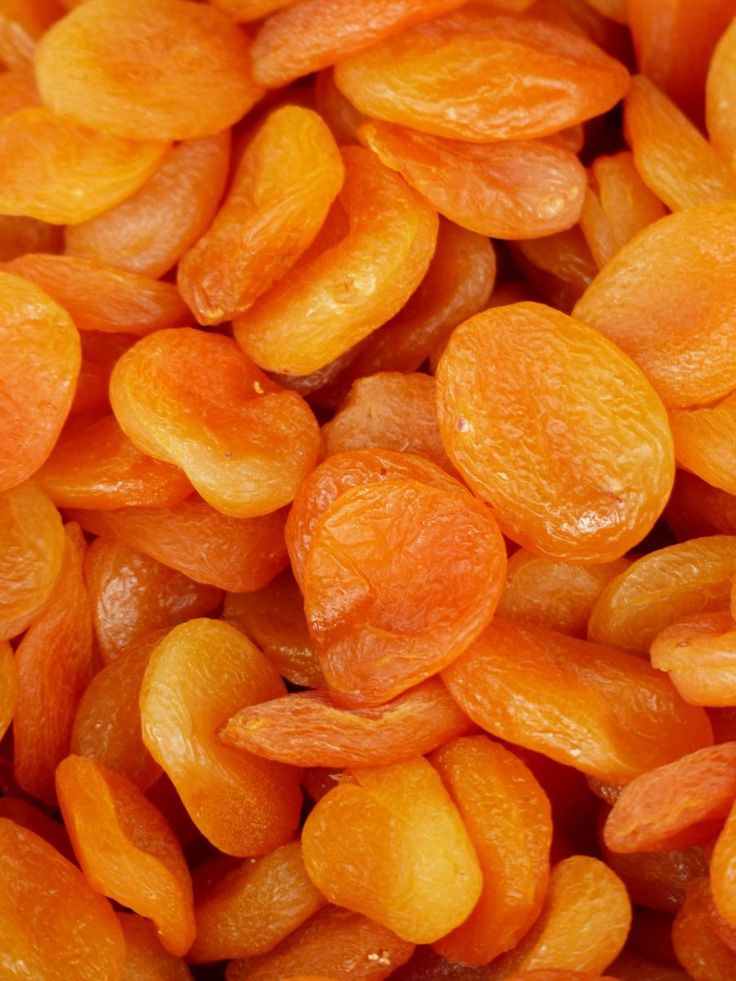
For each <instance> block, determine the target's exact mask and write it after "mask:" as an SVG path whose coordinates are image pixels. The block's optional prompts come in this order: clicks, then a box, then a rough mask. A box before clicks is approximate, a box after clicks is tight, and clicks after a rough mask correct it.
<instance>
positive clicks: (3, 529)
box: [0, 483, 66, 641]
mask: <svg viewBox="0 0 736 981" xmlns="http://www.w3.org/2000/svg"><path fill="white" fill-rule="evenodd" d="M0 546H1V547H0V583H2V590H1V591H0V641H3V640H10V638H12V637H16V636H18V634H21V633H23V631H24V630H26V629H27V627H28V626H29V624H31V623H32V622H33V620H34V619H35V618H36V616H37V615H38V613H39V611H40V610H41V609H42V608H43V606H44V604H45V603H46V602H47V601H48V599H49V596H50V595H51V592H52V590H53V589H54V585H55V583H56V579H57V577H58V575H59V572H60V570H61V567H62V562H63V556H64V552H65V549H66V539H65V537H64V529H63V526H62V524H61V518H60V516H59V512H58V511H57V510H56V508H55V507H54V505H53V504H52V503H51V501H50V500H49V499H48V497H46V495H45V494H44V493H43V492H42V491H40V490H39V489H38V488H37V487H36V485H35V484H32V483H27V484H21V485H20V486H19V487H14V488H13V489H12V490H6V491H3V492H2V493H0Z"/></svg>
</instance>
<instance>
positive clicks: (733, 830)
mask: <svg viewBox="0 0 736 981" xmlns="http://www.w3.org/2000/svg"><path fill="white" fill-rule="evenodd" d="M732 802H733V798H732V801H731V803H732ZM735 856H736V807H733V806H732V807H731V808H730V810H729V813H728V817H727V818H726V823H725V826H724V828H723V830H722V831H721V833H720V835H719V836H718V840H717V841H716V845H715V848H714V849H713V855H712V857H711V863H710V887H711V891H712V893H713V901H714V903H715V905H716V909H717V910H718V912H719V913H720V914H721V916H722V917H723V919H724V920H725V921H726V923H727V924H728V925H729V926H730V927H731V928H734V927H736V884H734V874H733V869H734V865H735V864H736V859H735ZM734 952H735V953H736V951H734Z"/></svg>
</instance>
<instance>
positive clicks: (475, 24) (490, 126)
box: [335, 7, 628, 143]
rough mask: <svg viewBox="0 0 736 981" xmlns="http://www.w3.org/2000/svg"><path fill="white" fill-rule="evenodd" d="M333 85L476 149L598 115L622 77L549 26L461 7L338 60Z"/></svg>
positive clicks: (379, 112)
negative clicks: (456, 10)
mask: <svg viewBox="0 0 736 981" xmlns="http://www.w3.org/2000/svg"><path fill="white" fill-rule="evenodd" d="M499 75H501V76H503V77H504V79H505V80H506V82H505V84H504V85H503V86H499V85H498V84H497V83H496V79H497V78H498V77H499ZM530 80H533V82H532V84H530ZM335 82H336V83H337V87H338V88H339V89H340V90H341V91H342V92H343V93H344V94H345V95H346V96H347V97H348V99H349V100H350V101H351V102H352V103H353V104H354V105H355V106H357V108H358V109H360V111H361V112H364V113H365V114H366V115H368V116H375V117H376V118H378V119H381V120H384V121H386V122H390V123H398V124H400V125H403V126H409V127H411V128H413V129H417V130H419V131H420V132H425V133H430V134H433V135H435V136H445V137H449V138H450V139H461V140H467V141H468V142H472V143H485V142H488V141H491V140H524V139H529V138H534V137H537V136H547V135H549V134H551V133H556V132H558V131H559V130H561V129H564V128H565V127H568V126H572V125H573V124H575V123H577V122H582V121H583V120H585V119H589V118H590V117H591V116H595V115H598V114H599V113H601V112H605V111H606V110H607V109H610V108H611V106H613V105H615V103H616V102H618V101H619V99H620V98H621V97H622V96H623V95H624V94H625V92H626V89H627V86H628V73H627V71H626V69H625V68H624V67H623V66H622V65H621V64H619V63H618V62H616V61H614V60H613V59H612V58H609V57H608V55H605V54H604V53H603V52H602V51H601V50H600V49H599V48H597V47H596V46H595V45H594V44H592V43H591V42H590V41H588V40H587V39H585V38H584V37H581V36H579V35H578V36H576V35H574V34H570V33H568V32H567V31H565V30H561V29H560V28H558V27H557V26H555V25H553V24H550V23H544V22H542V21H535V20H517V19H515V18H512V17H503V16H494V13H493V11H489V12H488V14H486V13H485V12H484V11H481V10H479V9H477V8H473V7H469V8H468V9H467V10H460V11H458V12H456V13H451V14H447V15H446V16H444V17H439V18H437V19H436V20H433V21H430V22H428V23H426V24H419V25H417V26H416V27H413V28H410V29H409V30H406V31H402V32H401V33H400V34H396V35H394V36H393V37H389V38H387V39H386V40H385V41H379V42H378V43H377V44H375V45H373V47H371V48H370V49H369V50H368V51H365V52H362V53H360V54H355V55H352V56H351V57H348V58H345V59H344V60H342V61H341V62H339V64H338V65H337V67H336V69H335ZM469 96H470V97H469Z"/></svg>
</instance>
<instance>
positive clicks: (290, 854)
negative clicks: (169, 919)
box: [189, 842, 326, 963]
mask: <svg viewBox="0 0 736 981" xmlns="http://www.w3.org/2000/svg"><path fill="white" fill-rule="evenodd" d="M325 902H326V900H325V899H324V897H323V896H322V894H321V893H320V892H318V890H317V889H316V888H315V886H314V885H313V884H312V882H311V880H310V879H309V878H308V877H307V873H306V871H305V869H304V862H303V861H302V855H301V848H300V846H299V843H298V842H290V843H289V844H288V845H282V846H281V848H277V849H275V851H273V852H269V854H268V855H264V856H262V857H261V858H259V859H256V861H255V862H251V861H246V862H244V863H243V864H242V865H239V866H238V867H237V868H236V869H233V871H232V872H229V873H227V874H226V875H225V876H224V877H223V878H221V879H220V880H219V881H217V882H215V883H214V884H213V885H212V886H210V887H209V888H204V889H202V890H201V891H200V892H198V893H197V894H196V905H195V909H194V914H195V918H196V923H197V938H196V940H195V942H194V946H193V947H192V949H191V950H190V952H189V958H190V959H191V960H193V961H194V962H195V963H198V962H207V961H219V960H222V959H223V958H235V957H256V956H258V955H259V954H266V953H268V952H269V951H271V950H273V948H274V947H275V946H276V945H277V944H278V943H279V942H280V941H281V940H283V939H284V938H285V937H288V936H289V935H290V934H291V933H292V931H293V930H295V929H297V928H298V927H299V926H301V924H302V923H304V922H305V921H306V920H308V919H309V917H310V916H312V915H313V914H314V913H316V912H317V910H319V909H320V908H321V907H322V906H324V905H325Z"/></svg>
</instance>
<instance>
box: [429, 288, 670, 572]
mask: <svg viewBox="0 0 736 981" xmlns="http://www.w3.org/2000/svg"><path fill="white" fill-rule="evenodd" d="M604 392H605V398H604V396H603V393H604ZM562 393H564V395H563V394H562ZM437 394H438V415H439V423H440V433H441V435H442V440H443V442H444V444H445V449H446V450H447V452H448V454H449V456H450V459H451V460H452V462H453V463H454V464H455V466H456V467H457V469H458V470H459V472H460V473H461V474H462V475H463V477H464V478H465V480H466V481H467V482H468V484H469V485H470V487H471V488H472V489H473V490H474V491H475V492H476V493H477V494H479V495H480V496H481V497H482V498H483V499H484V500H485V501H487V502H488V503H490V504H491V505H492V507H493V509H494V513H495V514H496V515H497V517H498V519H499V523H500V525H501V529H502V531H503V532H504V534H506V535H508V537H510V538H511V539H513V540H514V541H516V542H518V543H519V544H520V545H523V546H524V547H526V548H530V549H531V550H533V551H537V552H541V553H543V554H546V555H550V556H555V557H558V558H570V559H582V560H590V561H597V562H601V561H606V560H611V559H615V558H618V557H619V556H621V555H622V554H623V553H624V552H626V551H628V549H630V548H632V547H633V546H634V545H636V544H637V543H638V542H639V541H640V540H641V538H642V537H643V536H644V535H645V534H646V533H647V532H648V531H649V529H650V528H651V527H652V525H653V524H654V522H655V521H656V519H657V518H658V516H659V514H660V513H661V511H662V510H663V508H664V506H665V504H666V502H667V498H668V496H669V493H670V490H671V488H672V481H673V478H674V460H673V451H672V440H671V436H670V432H669V426H668V425H667V417H666V413H665V411H664V409H663V407H662V405H661V403H660V401H659V399H658V397H657V395H656V393H655V392H654V390H653V389H652V387H651V386H650V385H649V383H648V381H647V379H646V378H645V377H644V375H643V374H642V372H641V371H640V370H639V369H638V368H637V367H636V365H634V364H633V363H632V362H631V361H630V360H629V359H628V358H626V357H625V356H624V355H623V354H622V353H621V352H620V351H619V350H617V348H615V347H614V345H612V344H610V343H607V342H606V340H605V338H603V337H602V336H601V335H600V334H596V332H595V331H593V330H592V329H591V328H589V327H587V326H586V325H585V324H582V323H578V322H576V321H575V320H573V319H572V318H571V317H568V316H566V315H565V314H563V313H560V312H559V311H556V310H553V309H552V308H551V307H545V306H543V305H542V304H537V303H517V304H513V305H512V306H508V307H496V308H492V309H489V310H486V311H485V312H484V313H482V314H478V315H477V316H476V317H472V318H471V319H470V320H467V321H466V322H465V323H464V324H461V326H460V327H458V328H457V329H456V330H455V332H454V333H453V335H452V337H451V338H450V341H449V343H448V345H447V348H446V349H445V353H444V354H443V355H442V358H441V360H440V364H439V367H438V369H437ZM591 404H595V405H596V412H595V413H591V411H590V406H591ZM540 412H543V413H544V420H543V423H540V419H539V413H540Z"/></svg>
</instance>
